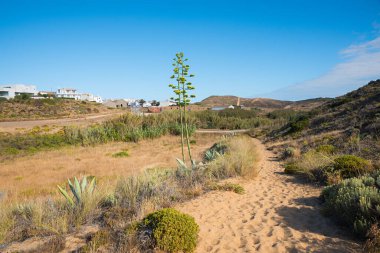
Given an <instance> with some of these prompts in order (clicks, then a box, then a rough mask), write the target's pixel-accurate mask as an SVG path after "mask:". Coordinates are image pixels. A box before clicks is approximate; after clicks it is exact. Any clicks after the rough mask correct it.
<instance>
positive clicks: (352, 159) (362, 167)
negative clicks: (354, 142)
mask: <svg viewBox="0 0 380 253" xmlns="http://www.w3.org/2000/svg"><path fill="white" fill-rule="evenodd" d="M333 167H334V171H339V173H340V175H341V176H342V177H343V178H350V177H355V176H360V175H363V174H365V173H368V172H370V171H371V170H372V166H371V163H370V162H369V161H367V160H365V159H363V158H361V157H357V156H354V155H342V156H340V157H338V158H335V160H334V164H333Z"/></svg>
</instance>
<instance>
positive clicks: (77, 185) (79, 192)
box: [58, 177, 96, 206]
mask: <svg viewBox="0 0 380 253" xmlns="http://www.w3.org/2000/svg"><path fill="white" fill-rule="evenodd" d="M90 178H91V179H90V181H89V182H88V181H87V177H83V179H82V181H80V180H78V179H77V178H76V177H74V184H73V183H71V181H70V179H68V182H69V187H70V190H71V192H72V194H73V195H74V198H72V197H71V196H70V195H69V193H68V192H67V191H66V190H65V189H63V188H62V187H60V186H59V185H58V189H59V191H60V192H61V193H62V195H63V196H64V197H65V198H66V200H67V202H68V203H69V204H70V205H71V206H75V205H79V204H81V203H82V202H83V198H84V197H85V196H86V195H88V194H91V193H93V191H94V189H95V182H96V180H95V177H90Z"/></svg>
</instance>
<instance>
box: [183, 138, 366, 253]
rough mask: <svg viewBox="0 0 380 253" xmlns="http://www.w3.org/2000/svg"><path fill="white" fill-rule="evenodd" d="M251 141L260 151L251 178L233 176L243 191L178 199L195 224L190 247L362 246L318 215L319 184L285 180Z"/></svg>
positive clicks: (350, 248) (281, 249)
mask: <svg viewBox="0 0 380 253" xmlns="http://www.w3.org/2000/svg"><path fill="white" fill-rule="evenodd" d="M252 141H253V142H255V144H256V146H257V147H258V149H259V150H260V151H261V153H262V154H263V155H262V156H263V157H262V160H261V165H260V166H261V167H262V171H261V172H260V173H259V175H258V176H257V177H256V178H255V179H253V180H251V181H244V182H243V183H242V182H241V181H237V182H238V183H239V184H241V185H242V186H243V187H244V189H245V190H246V192H245V194H244V195H243V196H242V195H238V194H232V193H220V192H218V193H217V194H215V192H210V193H206V194H205V195H202V196H200V197H198V198H197V199H196V200H192V201H189V202H185V203H183V204H181V205H179V207H178V209H179V210H181V211H183V212H185V213H188V214H190V215H192V216H194V217H195V219H196V222H197V223H198V224H199V226H200V232H199V237H200V238H201V240H200V241H199V243H198V246H197V249H196V253H203V252H223V253H224V252H256V251H259V252H265V253H267V252H268V253H271V252H292V253H293V252H325V251H323V249H333V251H330V252H342V253H343V252H350V253H353V252H362V250H361V247H360V245H359V244H358V243H356V242H353V241H351V240H350V238H347V235H346V233H345V232H344V231H341V230H340V228H339V227H337V226H336V225H335V224H333V223H332V222H331V221H330V220H328V219H327V218H326V217H324V216H322V215H320V213H319V210H320V206H319V205H320V203H319V202H318V201H313V199H316V198H318V197H319V194H320V190H321V189H318V188H315V186H308V185H304V184H302V185H301V184H297V183H296V182H294V181H293V180H289V178H288V177H286V176H284V175H282V174H281V173H282V172H283V169H282V168H281V167H280V166H279V163H278V162H277V161H273V160H272V159H269V157H273V154H272V153H271V152H270V151H266V150H265V147H264V145H263V144H261V143H260V142H259V141H258V140H255V139H252ZM236 180H238V179H236ZM231 181H233V180H231ZM290 189H291V190H290ZM300 198H311V200H310V201H309V202H307V203H308V205H307V207H306V206H303V205H300V204H299V201H298V202H297V200H298V199H300ZM301 207H302V208H301ZM305 208H308V211H307V212H304V210H305Z"/></svg>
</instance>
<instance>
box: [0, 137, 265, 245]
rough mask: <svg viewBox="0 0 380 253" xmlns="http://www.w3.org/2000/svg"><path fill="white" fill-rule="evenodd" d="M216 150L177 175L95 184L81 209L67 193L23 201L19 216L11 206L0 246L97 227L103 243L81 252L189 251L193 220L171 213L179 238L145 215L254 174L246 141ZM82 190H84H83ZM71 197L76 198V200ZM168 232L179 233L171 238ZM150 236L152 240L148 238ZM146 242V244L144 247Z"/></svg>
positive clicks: (232, 187) (95, 241)
mask: <svg viewBox="0 0 380 253" xmlns="http://www.w3.org/2000/svg"><path fill="white" fill-rule="evenodd" d="M217 146H218V145H217ZM213 147H214V148H215V147H216V146H215V145H214V146H213ZM218 147H219V148H221V147H223V149H225V150H226V152H225V153H224V155H220V156H219V157H218V158H217V159H215V160H214V161H212V162H210V163H206V164H195V165H193V167H192V168H187V167H186V165H185V164H182V165H181V164H180V165H179V166H178V168H177V169H176V170H172V169H151V170H147V171H146V172H145V173H144V174H140V175H136V176H131V177H127V178H125V179H121V180H120V181H119V182H118V184H117V186H116V188H115V190H112V191H110V190H107V188H104V186H102V185H98V187H97V190H96V191H93V194H89V195H88V196H87V197H86V198H83V201H82V202H81V203H82V204H81V205H75V208H73V205H72V204H71V203H72V202H73V203H74V204H75V200H74V199H73V198H71V199H72V201H68V200H67V198H66V195H69V194H68V193H67V194H65V195H64V196H65V200H66V201H62V199H58V200H51V199H49V200H47V201H41V202H35V201H33V202H25V203H23V204H22V205H23V206H20V207H18V209H16V210H19V211H13V209H12V208H10V206H2V208H1V209H0V217H2V218H3V217H4V219H1V221H0V227H1V229H0V235H1V238H0V242H10V241H15V240H24V239H26V238H29V237H31V236H45V235H53V234H55V233H57V232H59V233H60V234H62V235H64V234H66V233H68V232H72V231H73V230H75V228H77V227H78V226H81V225H82V224H84V223H86V224H91V223H98V222H100V223H99V224H100V225H101V226H102V228H101V232H99V233H101V234H103V233H105V235H107V237H105V238H107V242H105V241H103V240H102V238H99V236H98V235H97V234H95V235H94V236H92V239H90V241H89V242H88V243H87V246H85V248H84V249H83V250H84V251H86V250H87V251H88V250H93V249H97V248H99V247H101V245H107V247H108V248H110V249H112V250H114V251H118V250H121V249H123V248H124V249H125V248H128V249H133V248H141V247H145V246H147V245H150V246H148V247H151V246H152V245H155V246H157V247H158V248H161V249H163V250H169V251H173V252H175V251H177V250H182V251H184V252H191V251H193V249H194V247H195V242H196V238H197V237H196V235H194V232H195V231H196V230H197V228H198V227H197V225H196V224H195V225H194V224H193V223H191V221H190V220H191V219H190V220H189V219H188V218H187V216H183V215H182V214H179V216H178V217H177V214H176V215H174V216H175V217H174V216H171V211H170V214H169V216H168V219H169V220H168V222H173V225H174V226H175V228H177V229H178V228H183V229H184V231H183V233H182V234H181V233H177V232H178V231H177V230H168V229H167V228H168V227H167V225H165V227H163V225H162V226H161V225H160V224H161V223H154V224H153V223H151V220H152V219H150V218H152V217H156V216H154V215H151V216H146V215H147V214H149V213H152V212H154V211H156V210H160V209H162V208H167V207H170V206H172V205H173V204H174V203H177V202H180V201H184V200H186V199H189V198H192V197H194V196H198V195H199V194H201V193H202V192H204V191H207V190H210V188H209V185H210V184H211V183H214V182H216V181H217V180H219V179H221V178H228V177H234V176H248V177H250V176H252V175H254V174H255V173H257V168H256V165H255V164H256V162H257V160H258V157H257V156H258V154H257V153H256V152H255V149H254V145H253V143H252V142H250V140H249V137H231V138H227V139H225V140H223V145H221V146H218ZM218 160H219V162H218V163H220V164H222V165H223V166H221V167H217V164H214V163H215V162H217V161H218ZM230 162H231V163H232V164H231V165H229V164H228V163H230ZM183 166H185V167H183ZM74 181H75V179H74ZM75 182H77V183H72V185H73V187H72V188H74V189H76V188H75V185H79V187H81V185H83V181H82V182H80V181H79V180H76V181H75ZM220 187H221V188H220V189H221V190H229V191H234V192H236V193H239V194H242V193H243V192H244V189H243V188H242V187H241V186H240V185H236V184H224V185H223V184H222V185H221V186H220ZM81 189H82V188H81ZM84 189H87V188H86V187H84ZM85 191H86V190H85ZM75 192H76V191H75ZM73 196H75V194H74V195H73ZM70 197H71V196H70ZM74 198H75V199H76V197H74ZM3 207H4V208H3ZM164 210H166V209H164ZM143 217H146V218H147V219H145V220H143V223H142V224H146V225H147V226H146V227H145V228H147V227H149V228H153V227H154V229H153V230H152V231H156V232H152V233H151V234H149V233H142V232H141V231H143V230H141V229H139V226H137V225H136V222H137V221H141V219H142V218H143ZM148 217H149V218H148ZM157 217H158V216H157ZM177 218H178V219H177ZM99 219H100V221H99ZM164 220H166V218H165V219H164ZM182 221H183V222H185V224H186V225H185V226H182V225H180V224H182ZM145 222H146V223H145ZM178 222H179V223H178ZM189 222H190V223H189ZM162 224H164V223H162ZM165 224H166V223H165ZM148 225H149V226H148ZM152 226H153V227H152ZM178 226H179V227H178ZM164 228H165V229H164ZM156 229H157V230H156ZM20 231H24V232H20ZM125 231H127V232H125ZM139 231H140V232H141V233H140V232H139ZM144 231H147V230H144ZM170 231H177V232H175V236H174V237H173V234H172V232H170ZM173 233H174V232H173ZM120 234H122V235H123V236H120ZM159 235H160V236H159ZM161 235H162V236H161ZM144 236H145V237H144ZM152 236H153V237H152ZM157 236H159V237H157ZM178 236H179V237H178ZM148 237H149V238H153V239H154V240H148V239H146V238H148ZM144 238H145V239H146V241H145V243H144ZM181 238H182V239H181ZM190 239H191V240H190ZM141 240H143V241H141ZM151 243H153V244H151ZM144 245H145V246H144Z"/></svg>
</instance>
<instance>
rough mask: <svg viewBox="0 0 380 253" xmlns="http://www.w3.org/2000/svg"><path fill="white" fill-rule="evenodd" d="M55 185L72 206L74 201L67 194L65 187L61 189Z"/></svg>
mask: <svg viewBox="0 0 380 253" xmlns="http://www.w3.org/2000/svg"><path fill="white" fill-rule="evenodd" d="M57 187H58V189H59V191H60V192H61V194H62V195H63V196H64V197H65V198H66V200H67V202H69V203H70V205H71V206H74V201H73V199H72V198H71V197H70V196H69V194H68V193H67V191H66V190H65V189H62V188H61V187H60V186H59V185H57Z"/></svg>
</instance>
